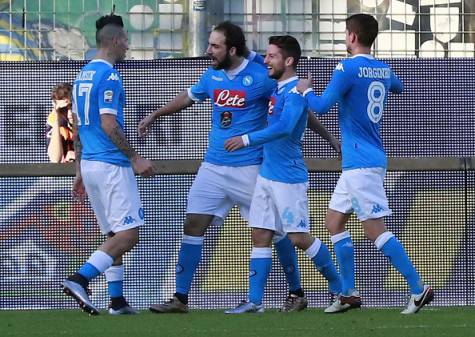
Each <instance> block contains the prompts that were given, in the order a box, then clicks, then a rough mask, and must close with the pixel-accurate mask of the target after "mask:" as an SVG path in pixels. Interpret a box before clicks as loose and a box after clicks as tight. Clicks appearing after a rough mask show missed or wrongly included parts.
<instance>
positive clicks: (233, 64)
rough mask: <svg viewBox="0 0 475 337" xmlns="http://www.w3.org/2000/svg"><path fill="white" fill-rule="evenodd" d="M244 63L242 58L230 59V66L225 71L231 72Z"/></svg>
mask: <svg viewBox="0 0 475 337" xmlns="http://www.w3.org/2000/svg"><path fill="white" fill-rule="evenodd" d="M243 61H244V57H242V56H238V57H236V58H234V57H233V58H231V65H230V66H229V68H228V69H226V71H231V70H234V69H236V68H238V67H239V66H240V65H241V64H242V62H243Z"/></svg>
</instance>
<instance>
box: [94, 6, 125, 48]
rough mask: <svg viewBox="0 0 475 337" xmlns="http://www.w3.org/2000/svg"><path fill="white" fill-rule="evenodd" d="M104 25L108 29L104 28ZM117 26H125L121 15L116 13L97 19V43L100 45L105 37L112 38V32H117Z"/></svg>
mask: <svg viewBox="0 0 475 337" xmlns="http://www.w3.org/2000/svg"><path fill="white" fill-rule="evenodd" d="M106 26H107V27H106ZM104 27H106V29H104ZM107 28H109V29H107ZM110 28H112V29H110ZM117 28H121V29H122V28H124V22H123V21H122V17H121V16H119V15H114V14H110V15H104V16H101V17H100V18H99V19H98V20H97V21H96V44H97V45H98V46H99V45H100V44H101V42H103V40H104V39H106V38H110V35H111V34H114V35H115V34H117V32H118V29H117Z"/></svg>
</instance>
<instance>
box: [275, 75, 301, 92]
mask: <svg viewBox="0 0 475 337" xmlns="http://www.w3.org/2000/svg"><path fill="white" fill-rule="evenodd" d="M298 79H299V78H298V77H297V76H292V77H291V78H288V79H286V80H284V81H281V82H277V89H280V88H282V87H283V86H284V85H286V84H287V83H290V82H292V81H296V80H298Z"/></svg>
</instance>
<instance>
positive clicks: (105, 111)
mask: <svg viewBox="0 0 475 337" xmlns="http://www.w3.org/2000/svg"><path fill="white" fill-rule="evenodd" d="M99 114H101V115H103V114H109V115H116V116H117V110H115V109H109V108H101V109H99Z"/></svg>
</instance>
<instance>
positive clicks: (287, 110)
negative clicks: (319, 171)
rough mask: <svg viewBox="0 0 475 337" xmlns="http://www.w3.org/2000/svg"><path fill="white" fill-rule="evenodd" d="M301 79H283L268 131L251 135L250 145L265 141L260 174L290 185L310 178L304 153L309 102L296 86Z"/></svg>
mask: <svg viewBox="0 0 475 337" xmlns="http://www.w3.org/2000/svg"><path fill="white" fill-rule="evenodd" d="M297 83H298V78H297V77H296V76H295V77H291V78H289V79H287V80H285V81H282V82H279V85H278V87H277V88H276V89H275V90H274V92H273V94H272V96H271V99H270V102H269V109H268V116H267V123H268V126H267V128H265V129H264V130H261V131H258V132H254V133H251V134H248V135H247V136H248V139H249V145H250V146H255V145H259V144H264V161H263V163H262V166H261V171H260V173H259V174H260V175H261V176H262V177H264V178H266V179H269V180H274V181H279V182H283V183H287V184H296V183H303V182H306V181H308V171H307V167H306V165H305V161H304V159H303V154H302V138H303V135H304V132H305V128H306V127H307V118H308V116H307V104H306V102H305V99H304V98H303V97H302V95H300V93H299V92H298V91H297V89H296V88H295V86H296V85H297Z"/></svg>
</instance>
